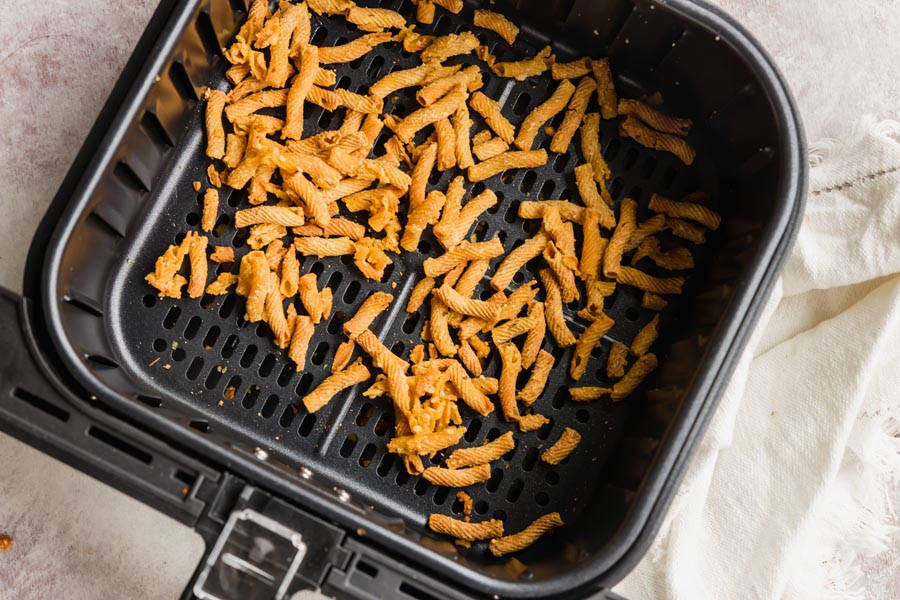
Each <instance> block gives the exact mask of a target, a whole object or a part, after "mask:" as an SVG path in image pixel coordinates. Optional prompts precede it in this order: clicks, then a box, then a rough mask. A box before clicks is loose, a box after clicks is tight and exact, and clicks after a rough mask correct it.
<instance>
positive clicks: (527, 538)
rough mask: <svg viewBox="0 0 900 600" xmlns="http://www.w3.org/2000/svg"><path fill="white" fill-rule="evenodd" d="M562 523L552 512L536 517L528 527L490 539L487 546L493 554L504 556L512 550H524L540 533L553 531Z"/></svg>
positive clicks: (556, 513) (555, 513) (560, 518)
mask: <svg viewBox="0 0 900 600" xmlns="http://www.w3.org/2000/svg"><path fill="white" fill-rule="evenodd" d="M561 525H563V520H562V517H561V516H560V515H559V513H558V512H552V513H549V514H546V515H544V516H542V517H538V518H537V519H536V520H535V521H534V522H532V523H531V525H529V526H528V527H526V528H525V529H523V530H522V531H520V532H519V533H514V534H513V535H507V536H505V537H499V538H496V539H493V540H491V542H490V544H489V548H490V550H491V554H493V555H494V556H505V555H507V554H510V553H512V552H518V551H520V550H524V549H525V548H527V547H528V546H531V545H532V544H534V543H535V542H536V541H537V540H538V539H539V538H540V537H541V536H542V535H544V534H545V533H548V532H550V531H553V530H554V529H556V528H557V527H560V526H561Z"/></svg>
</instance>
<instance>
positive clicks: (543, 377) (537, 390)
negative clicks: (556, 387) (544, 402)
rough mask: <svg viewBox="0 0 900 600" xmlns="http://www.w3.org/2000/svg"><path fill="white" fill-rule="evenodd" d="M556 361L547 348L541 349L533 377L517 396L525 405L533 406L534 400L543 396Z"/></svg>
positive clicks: (535, 362) (535, 363)
mask: <svg viewBox="0 0 900 600" xmlns="http://www.w3.org/2000/svg"><path fill="white" fill-rule="evenodd" d="M554 362H556V361H555V359H554V358H553V355H552V354H550V353H549V352H547V351H546V350H540V351H539V352H538V355H537V359H535V361H534V370H533V371H532V372H531V377H529V378H528V382H527V383H526V384H525V387H523V388H522V389H521V390H520V391H519V393H518V395H517V396H516V398H517V399H518V401H519V402H521V403H522V404H524V405H525V406H531V405H532V404H534V401H535V400H537V399H538V398H540V397H541V394H542V393H543V392H544V388H545V387H546V386H547V379H548V378H549V377H550V371H552V370H553V363H554Z"/></svg>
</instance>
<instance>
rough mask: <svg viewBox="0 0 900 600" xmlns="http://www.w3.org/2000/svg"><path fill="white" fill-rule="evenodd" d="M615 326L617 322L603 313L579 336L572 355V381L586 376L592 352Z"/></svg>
mask: <svg viewBox="0 0 900 600" xmlns="http://www.w3.org/2000/svg"><path fill="white" fill-rule="evenodd" d="M615 324H616V322H615V321H613V320H612V319H611V318H610V317H609V316H607V315H605V314H603V313H601V314H600V315H598V316H597V318H596V319H594V321H593V322H592V323H591V324H590V325H588V327H587V329H585V330H584V331H583V332H582V333H581V335H580V336H578V341H577V342H576V343H575V352H574V353H573V354H572V363H571V364H570V365H569V375H570V376H571V377H572V379H574V380H575V381H578V380H580V379H581V378H582V377H583V376H584V372H585V370H586V369H587V365H588V361H590V359H591V352H593V350H594V348H596V347H597V345H598V344H599V343H600V340H602V339H603V336H604V335H606V333H607V332H608V331H609V330H610V329H612V326H613V325H615Z"/></svg>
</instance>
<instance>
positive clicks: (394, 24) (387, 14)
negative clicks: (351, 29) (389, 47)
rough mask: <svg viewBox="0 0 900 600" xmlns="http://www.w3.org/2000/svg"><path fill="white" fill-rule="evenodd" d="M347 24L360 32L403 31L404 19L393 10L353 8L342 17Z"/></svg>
mask: <svg viewBox="0 0 900 600" xmlns="http://www.w3.org/2000/svg"><path fill="white" fill-rule="evenodd" d="M344 18H345V19H347V22H348V23H353V24H354V25H356V26H357V27H358V28H359V29H361V30H362V31H370V32H379V31H383V30H385V29H403V28H404V27H406V19H404V18H403V15H401V14H400V13H398V12H397V11H395V10H390V9H387V8H362V7H360V6H354V7H352V8H351V9H350V10H348V11H347V14H346V15H344Z"/></svg>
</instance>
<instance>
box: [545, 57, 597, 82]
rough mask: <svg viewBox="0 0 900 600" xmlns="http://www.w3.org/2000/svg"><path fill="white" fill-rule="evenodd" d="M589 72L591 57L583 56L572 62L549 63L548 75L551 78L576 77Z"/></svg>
mask: <svg viewBox="0 0 900 600" xmlns="http://www.w3.org/2000/svg"><path fill="white" fill-rule="evenodd" d="M590 72H591V59H590V58H587V57H584V58H579V59H578V60H573V61H572V62H567V63H561V62H554V63H553V64H552V65H550V75H551V77H553V79H578V78H579V77H584V76H585V75H588V74H590Z"/></svg>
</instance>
